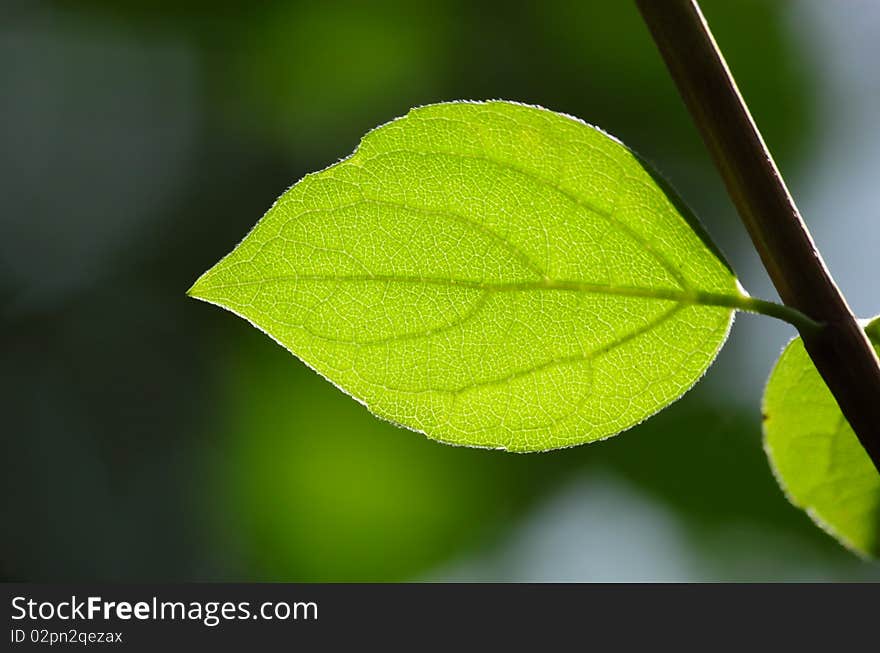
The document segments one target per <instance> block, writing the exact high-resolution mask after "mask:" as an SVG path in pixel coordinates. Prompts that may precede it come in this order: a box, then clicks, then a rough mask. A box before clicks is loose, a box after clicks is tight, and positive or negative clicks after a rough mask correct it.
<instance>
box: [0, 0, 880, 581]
mask: <svg viewBox="0 0 880 653" xmlns="http://www.w3.org/2000/svg"><path fill="white" fill-rule="evenodd" d="M812 4H815V3H812ZM703 6H704V9H705V11H706V14H707V16H708V18H709V20H710V23H711V25H712V26H713V29H714V30H715V32H716V36H717V38H718V40H719V42H720V44H721V46H722V48H723V49H724V51H725V53H726V55H727V57H728V61H729V63H730V64H731V67H732V69H733V71H734V73H735V74H736V76H737V79H738V81H739V83H740V86H741V88H742V90H743V92H744V94H745V96H746V98H747V100H748V101H749V102H750V104H751V107H752V109H753V113H754V114H755V117H756V119H757V121H758V123H759V125H760V126H761V128H762V130H763V132H764V134H765V137H766V139H767V141H768V143H769V144H770V146H771V148H772V149H773V150H774V152H775V153H776V155H777V159H778V160H779V162H780V164H781V167H782V168H783V170H784V171H785V172H786V173H787V174H788V175H789V177H790V178H791V180H792V181H793V185H794V186H795V189H796V190H797V188H798V187H799V183H801V182H799V181H798V180H799V179H805V178H807V177H805V176H803V175H807V174H808V173H807V172H805V171H808V170H809V169H810V162H811V161H812V160H814V159H815V158H816V157H818V156H820V155H821V152H822V141H821V138H819V136H818V135H819V133H820V131H821V129H820V125H821V124H822V121H823V119H824V115H823V113H822V100H821V98H822V94H823V93H826V92H828V87H827V82H826V81H823V80H826V78H827V75H828V72H827V70H825V69H823V67H822V66H820V65H817V63H816V61H818V60H820V59H821V57H822V53H821V51H819V52H816V51H811V48H818V47H821V43H820V42H819V41H820V39H815V40H814V39H812V37H811V36H810V34H811V32H810V30H811V29H814V28H815V25H814V26H813V27H810V26H809V24H808V23H809V20H808V17H809V15H810V11H811V9H810V3H805V2H801V3H797V2H795V3H788V2H775V1H772V0H767V1H758V0H739V1H737V2H727V1H724V0H712V1H710V0H705V1H704V2H703ZM841 10H842V9H841ZM813 13H815V11H813ZM873 15H874V16H875V18H876V15H877V12H874V14H873ZM805 16H806V17H805ZM813 23H815V18H814V19H813ZM859 79H860V78H859V77H858V76H856V82H854V84H855V87H856V88H862V87H860V86H859V85H858V84H859V82H858V80H859ZM850 87H853V85H852V84H851V85H850ZM0 97H2V102H0V117H2V119H0V143H2V148H0V149H2V152H0V189H2V195H0V198H2V204H0V227H2V231H0V300H2V313H0V319H2V322H0V330H2V331H0V332H2V339H0V348H2V358H0V360H2V375H0V384H2V385H0V402H2V407H3V420H2V423H3V427H2V431H3V434H2V442H3V456H2V461H0V465H2V469H0V478H2V481H0V482H2V484H3V488H2V489H3V505H2V512H0V518H2V521H3V536H2V538H0V565H2V567H0V574H2V577H3V578H5V579H7V580H13V579H14V580H48V579H52V580H76V579H92V580H197V579H198V580H285V581H313V580H320V581H360V580H410V579H426V580H444V579H454V580H741V579H755V580H773V579H814V580H815V579H836V578H843V579H861V578H874V579H877V578H880V573H878V570H877V568H876V567H874V566H871V565H869V564H867V563H864V562H861V561H859V560H858V559H857V558H855V557H853V556H852V555H851V554H849V553H847V552H846V551H844V550H842V549H841V548H840V547H838V545H837V544H835V543H834V542H833V541H832V540H831V539H830V538H829V537H827V536H826V535H825V534H824V533H822V532H821V531H820V530H819V529H817V528H815V527H814V526H813V525H812V524H811V523H810V522H809V520H808V519H807V518H806V516H804V515H803V514H801V513H799V512H798V511H796V510H795V509H794V508H792V507H791V506H789V504H788V503H787V502H786V500H785V498H784V497H783V496H782V494H781V492H780V491H779V489H778V487H777V486H776V483H775V481H774V480H773V478H772V476H771V474H770V471H769V467H768V465H767V462H766V460H765V458H764V454H763V452H762V450H761V443H760V411H759V406H758V401H757V398H758V397H759V396H760V390H761V384H762V383H763V379H764V378H765V377H766V374H767V373H768V372H769V369H770V367H771V365H772V363H773V358H774V355H775V353H776V352H778V351H779V350H780V349H781V347H782V345H783V344H784V342H785V339H786V338H787V337H789V336H790V335H792V333H791V332H790V330H787V329H786V328H785V327H782V326H779V325H768V324H767V323H766V322H765V321H759V320H757V319H754V320H753V319H752V318H741V320H740V322H741V323H740V324H738V325H737V326H735V327H734V332H733V336H732V340H733V342H732V343H731V344H730V346H729V348H728V350H726V352H725V353H724V354H722V356H721V358H720V360H719V363H718V364H717V365H716V367H715V368H713V370H712V371H711V372H710V374H709V375H708V377H707V381H706V382H705V383H704V384H701V385H700V386H698V387H697V389H695V390H694V391H692V392H691V393H690V394H688V395H687V396H686V397H685V398H684V399H683V400H682V401H680V402H678V403H677V404H675V405H674V406H673V407H671V408H670V409H668V410H666V411H664V412H663V413H662V414H660V415H659V416H658V417H656V418H654V419H652V420H650V421H649V422H647V423H645V424H644V425H642V426H640V427H638V428H636V429H633V430H632V431H631V432H629V433H626V434H624V435H623V436H621V437H617V438H613V439H611V440H609V441H606V442H603V443H598V444H595V445H591V446H584V447H579V448H576V449H571V450H565V451H560V452H555V453H549V454H540V455H528V456H523V455H514V454H504V453H498V452H489V451H481V450H470V449H460V448H450V447H446V446H442V445H439V444H436V443H434V442H431V441H428V440H427V439H425V438H423V437H422V436H420V435H417V434H413V433H410V432H407V431H404V430H400V429H397V428H395V427H393V426H392V425H390V424H387V423H384V422H380V421H378V420H376V419H374V418H372V417H371V416H370V415H369V414H368V413H367V412H366V410H365V409H364V408H362V407H361V406H360V405H359V404H357V403H355V402H353V401H351V400H350V399H348V398H347V397H345V396H343V395H342V394H341V393H340V392H338V391H337V390H335V389H334V388H333V387H332V386H331V385H330V384H328V383H326V382H325V381H323V380H322V379H320V378H319V377H318V376H317V375H315V374H313V373H312V372H310V371H309V370H308V369H307V368H305V367H304V366H303V365H302V364H301V363H299V362H298V361H296V360H295V359H293V358H292V357H291V356H289V355H288V354H287V353H285V352H284V351H283V350H282V349H280V348H279V347H277V346H276V345H275V344H273V343H272V342H271V341H270V340H269V339H268V338H266V337H265V336H263V335H262V334H260V333H259V332H257V331H256V330H255V329H253V328H251V327H250V326H249V325H247V324H246V323H244V322H243V321H241V320H237V319H236V318H234V317H233V316H231V315H229V314H226V313H222V312H220V311H218V310H216V309H213V308H212V307H209V306H206V305H204V304H199V303H197V302H193V301H191V300H188V299H187V298H186V297H185V296H184V292H185V290H186V289H187V288H188V287H189V285H190V284H191V283H192V281H193V280H194V279H195V278H196V277H197V276H198V274H199V273H200V272H202V271H203V270H205V269H206V268H207V267H208V266H209V265H211V264H212V263H214V262H215V261H216V260H217V259H219V258H220V256H222V255H223V254H225V253H227V252H228V251H229V250H230V249H231V248H232V247H233V246H234V244H235V243H236V242H237V241H238V240H239V239H240V238H242V237H243V236H244V234H245V233H246V232H247V230H248V229H249V228H250V227H251V226H252V225H253V223H254V222H256V220H257V219H258V218H259V216H260V215H262V213H263V212H264V211H265V210H266V209H267V208H268V207H269V206H270V204H271V203H272V201H273V200H274V199H275V198H276V197H277V196H278V195H280V194H281V193H282V192H283V191H284V190H285V189H286V188H287V187H289V186H290V185H291V184H293V183H294V182H295V181H296V180H297V179H299V178H300V177H301V176H302V175H304V174H305V173H307V172H309V171H312V170H317V169H320V168H323V167H325V166H327V165H329V164H331V163H332V162H334V161H336V160H337V159H339V158H341V157H343V156H345V155H347V154H349V153H350V152H351V151H352V150H353V149H354V147H355V146H356V144H357V141H358V138H359V137H360V136H361V135H362V134H363V133H365V132H366V131H367V130H369V129H371V128H372V127H375V126H376V125H378V124H380V123H383V122H386V121H388V120H390V119H391V118H393V117H396V116H399V115H402V114H404V113H405V112H406V111H407V110H408V109H409V108H410V107H411V106H414V105H419V104H425V103H429V102H436V101H441V100H449V99H459V98H467V99H489V98H503V99H514V100H519V101H523V102H528V103H534V104H540V105H542V106H546V107H548V108H551V109H554V110H558V111H563V112H566V113H569V114H572V115H576V116H579V117H581V118H583V119H585V120H587V121H588V122H590V123H593V124H597V125H599V126H601V127H602V128H603V129H605V130H607V131H609V132H611V133H612V134H615V135H616V136H618V137H620V138H621V139H622V140H624V142H626V143H627V144H629V145H630V146H632V147H633V148H635V149H636V150H637V151H639V152H640V153H642V154H643V155H645V156H646V157H647V158H648V159H649V160H651V161H653V162H654V163H655V164H656V165H657V166H658V167H659V169H660V170H662V171H663V172H664V173H665V174H666V175H667V176H668V177H669V178H670V180H671V181H672V182H673V184H674V185H675V186H677V187H678V189H679V190H680V191H681V193H682V195H683V196H684V197H685V198H687V199H688V201H689V202H690V203H691V204H692V206H693V207H694V208H695V209H696V211H697V213H698V214H699V215H700V216H701V217H702V218H703V220H704V221H705V222H706V223H707V225H708V228H709V230H710V231H711V233H713V234H714V235H715V237H716V240H717V241H719V243H720V244H721V246H722V248H723V249H725V250H726V251H727V253H728V254H729V256H730V258H731V259H732V261H733V263H734V266H735V267H736V268H737V269H738V270H740V272H741V275H742V276H743V278H744V280H745V283H746V286H747V287H749V289H750V290H753V292H755V293H756V294H758V291H761V292H763V293H764V294H769V291H768V286H767V283H766V280H765V279H764V278H763V276H762V274H761V272H760V269H759V267H758V265H757V263H756V257H755V256H754V254H753V253H752V252H751V250H750V249H749V246H748V243H747V240H746V239H745V237H744V235H743V234H742V230H741V228H740V226H739V224H738V222H737V220H736V218H735V216H734V215H733V213H732V209H731V208H730V206H729V202H728V201H727V199H726V196H725V194H724V190H723V188H722V186H721V184H720V182H719V181H718V179H717V177H716V175H715V173H714V171H713V169H712V168H711V165H710V163H709V160H708V158H707V156H706V154H705V153H704V151H703V148H702V145H701V143H700V142H699V140H698V137H697V135H696V133H695V130H694V129H693V127H692V126H691V125H690V123H689V119H688V116H687V114H686V112H685V110H684V108H683V107H682V105H681V103H680V100H679V99H678V98H677V96H676V94H675V91H674V88H673V86H672V83H671V81H670V80H669V79H668V77H667V74H666V72H665V69H664V68H663V66H662V62H661V61H660V58H659V56H658V55H657V54H656V52H655V50H654V48H653V45H652V43H651V41H650V39H649V37H648V34H647V31H646V30H645V28H644V27H643V26H642V25H641V23H640V21H639V18H638V15H637V13H636V11H635V9H634V7H633V6H632V3H630V2H618V1H613V0H606V1H600V2H566V1H562V0H548V1H547V2H503V3H502V2H496V3H491V2H484V3H473V2H464V1H451V2H444V3H437V2H423V1H421V0H406V1H403V0H384V1H379V2H372V3H360V2H322V3H308V2H292V1H281V0H276V1H266V2H217V1H210V2H209V1H208V0H189V1H182V0H175V1H173V2H172V1H164V0H163V1H159V0H129V1H127V2H120V1H119V0H80V1H75V2H41V1H38V0H22V1H15V0H5V2H4V4H3V5H2V6H0ZM871 97H873V96H871ZM819 219H821V217H819V218H817V220H819ZM874 242H876V241H874ZM875 308H876V307H875ZM742 323H745V324H742ZM768 334H769V335H768ZM752 339H754V340H755V341H757V342H759V343H765V344H763V345H761V344H759V345H757V346H755V345H754V343H752V342H749V341H750V340H752ZM767 343H769V344H767Z"/></svg>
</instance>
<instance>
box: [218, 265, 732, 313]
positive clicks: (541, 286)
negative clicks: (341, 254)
mask: <svg viewBox="0 0 880 653" xmlns="http://www.w3.org/2000/svg"><path fill="white" fill-rule="evenodd" d="M301 281H306V282H308V281H315V282H320V283H323V282H339V283H370V282H376V283H401V284H412V285H432V286H442V287H448V288H464V289H467V290H481V291H484V292H487V293H502V292H528V291H545V290H557V291H563V292H577V293H585V294H593V295H614V296H619V297H640V298H643V299H656V300H665V301H674V302H678V303H680V304H685V305H692V306H715V307H724V308H732V309H736V308H742V307H743V300H744V297H743V296H742V295H738V294H726V293H716V292H709V291H704V290H682V289H680V288H645V287H640V286H624V285H614V284H602V283H591V282H585V281H576V280H558V279H550V278H547V277H545V278H544V279H540V280H537V281H516V282H508V283H499V282H484V281H472V280H468V279H451V278H442V277H423V276H406V275H385V274H373V275H365V274H364V275H330V274H290V275H278V276H272V277H263V278H262V279H250V280H245V281H236V282H233V283H224V284H211V285H210V290H221V289H224V288H235V287H240V286H255V285H262V284H266V283H285V282H290V283H298V282H301Z"/></svg>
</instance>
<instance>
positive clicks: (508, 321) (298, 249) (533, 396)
mask: <svg viewBox="0 0 880 653" xmlns="http://www.w3.org/2000/svg"><path fill="white" fill-rule="evenodd" d="M190 294H191V295H193V296H195V297H198V298H200V299H203V300H205V301H208V302H211V303H214V304H218V305H220V306H223V307H225V308H227V309H229V310H231V311H233V312H234V313H236V314H238V315H241V316H242V317H244V318H245V319H247V320H249V321H250V322H252V323H253V324H254V325H255V326H257V327H258V328H260V329H262V330H264V331H265V332H267V333H268V334H269V335H271V336H272V337H273V338H275V339H276V340H277V341H278V342H279V343H281V344H282V345H284V346H285V347H286V348H288V349H289V350H290V351H291V352H293V353H294V354H296V355H297V356H299V357H300V358H302V359H303V360H304V361H305V362H306V363H307V364H308V365H310V366H311V367H313V368H314V369H315V370H317V371H318V372H319V373H320V374H322V375H323V376H325V377H326V378H328V379H330V380H331V381H332V382H333V383H335V384H336V385H338V386H339V387H341V388H342V389H343V390H345V391H346V392H348V393H350V394H351V395H352V396H354V397H355V398H357V399H358V400H360V401H361V402H363V403H364V404H365V405H366V406H367V407H368V408H369V409H370V410H371V411H373V412H374V413H375V414H377V415H379V416H381V417H384V418H386V419H389V420H391V421H394V422H396V423H398V424H402V425H404V426H407V427H409V428H412V429H414V430H417V431H420V432H423V433H426V434H427V435H429V436H430V437H432V438H435V439H438V440H441V441H444V442H449V443H455V444H464V445H474V446H485V447H496V448H502V449H508V450H514V451H536V450H546V449H553V448H558V447H564V446H571V445H575V444H580V443H583V442H589V441H593V440H598V439H601V438H604V437H608V436H610V435H613V434H615V433H618V432H619V431H621V430H624V429H626V428H628V427H630V426H632V425H633V424H636V423H638V422H640V421H641V420H643V419H645V418H646V417H648V416H649V415H651V414H653V413H654V412H656V411H658V410H660V409H661V408H663V407H664V406H666V405H667V404H669V403H670V402H672V401H674V400H675V399H676V398H678V397H679V396H681V394H682V393H684V392H685V391H686V390H687V389H688V388H690V387H691V386H692V385H693V384H694V383H695V382H696V380H697V379H699V377H700V376H701V375H702V374H703V373H704V372H705V370H706V368H707V367H708V366H709V365H710V364H711V362H712V360H713V359H714V358H715V355H716V354H717V351H718V349H719V348H720V346H721V344H722V343H723V342H724V339H725V337H726V335H727V331H728V328H729V325H730V320H731V315H732V309H731V308H730V306H732V305H735V304H736V302H737V301H738V300H739V299H740V298H741V295H740V291H739V290H738V285H737V282H736V279H735V278H734V276H733V273H732V272H731V271H730V269H729V268H728V266H727V265H726V263H725V262H724V261H723V259H722V258H721V257H720V256H719V255H718V254H717V251H716V250H715V248H714V247H713V246H712V245H711V244H710V243H709V241H708V239H707V238H706V236H705V235H704V234H703V232H702V230H701V228H700V227H699V225H698V224H697V222H696V220H695V219H694V218H693V217H692V216H691V215H690V214H689V213H687V211H686V210H685V209H683V208H682V204H681V202H680V201H679V200H678V198H677V197H676V196H675V195H674V194H672V193H671V191H669V190H668V188H666V187H665V185H663V184H662V183H661V182H659V181H658V179H657V177H656V176H655V174H654V173H653V172H651V171H650V170H649V169H648V168H647V167H646V166H645V164H644V163H643V162H642V161H641V160H640V159H639V158H638V157H637V156H636V155H635V154H633V152H631V151H630V150H629V149H627V148H626V147H624V146H623V145H622V144H621V143H620V142H618V141H617V140H615V139H613V138H611V137H609V136H608V135H606V134H604V133H603V132H601V131H599V130H598V129H595V128H593V127H590V126H588V125H586V124H584V123H582V122H580V121H578V120H575V119H573V118H570V117H568V116H563V115H560V114H557V113H553V112H550V111H547V110H544V109H539V108H535V107H528V106H523V105H518V104H513V103H507V102H489V103H451V104H439V105H433V106H429V107H424V108H421V109H415V110H413V111H412V112H410V113H409V115H407V116H406V117H404V118H401V119H399V120H395V121H393V122H391V123H389V124H387V125H384V126H383V127H380V128H378V129H376V130H375V131H373V132H371V133H370V134H368V135H367V136H366V137H365V138H364V139H363V141H362V142H361V145H360V147H359V148H358V149H357V151H356V152H355V153H354V154H353V155H352V156H350V157H349V158H348V159H346V160H344V161H342V162H340V163H338V164H336V165H334V166H331V167H330V168H328V169H326V170H324V171H322V172H320V173H317V174H313V175H308V176H306V177H305V178H304V179H303V180H302V181H300V182H299V183H298V184H296V185H295V186H294V187H293V188H291V189H290V190H289V191H287V193H285V194H284V195H283V196H282V197H281V199H280V200H279V201H278V202H277V203H276V204H275V205H274V206H273V207H272V208H271V209H270V210H269V212H268V213H267V214H266V216H265V217H264V218H263V219H262V220H261V221H260V222H259V223H258V225H257V226H256V227H255V228H254V230H253V231H252V232H251V233H250V234H249V235H248V237H247V238H246V239H245V240H244V241H243V242H242V243H241V244H240V245H239V246H238V247H237V248H236V249H235V250H234V251H233V252H232V253H231V254H230V255H228V256H227V257H226V258H224V259H223V260H222V261H221V262H220V263H218V264H217V265H216V266H214V267H213V268H212V269H211V270H209V271H208V272H206V273H205V274H204V275H203V276H202V277H201V278H200V279H199V280H198V281H197V282H196V284H195V285H194V286H193V288H192V289H191V290H190Z"/></svg>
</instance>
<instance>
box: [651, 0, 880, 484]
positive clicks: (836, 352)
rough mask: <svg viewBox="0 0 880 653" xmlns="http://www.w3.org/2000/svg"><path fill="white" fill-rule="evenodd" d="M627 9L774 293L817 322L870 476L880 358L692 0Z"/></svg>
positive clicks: (809, 334)
mask: <svg viewBox="0 0 880 653" xmlns="http://www.w3.org/2000/svg"><path fill="white" fill-rule="evenodd" d="M636 5H637V6H638V8H639V11H640V12H641V14H642V18H643V19H644V21H645V23H646V24H647V26H648V29H649V30H650V32H651V35H652V37H653V38H654V41H655V43H656V44H657V47H658V49H659V50H660V54H661V55H662V56H663V59H664V61H665V62H666V66H667V68H669V72H670V73H671V74H672V78H673V79H674V80H675V83H676V85H677V86H678V91H679V94H680V95H681V97H682V99H683V100H684V103H685V104H686V105H687V108H688V110H689V111H690V114H691V117H692V118H693V120H694V122H695V123H696V125H697V128H698V129H699V130H700V134H701V136H702V137H703V141H704V142H705V144H706V147H707V148H708V149H709V152H710V154H711V155H712V158H713V160H714V162H715V166H716V167H717V168H718V171H719V172H720V173H721V177H722V178H723V179H724V183H725V185H726V186H727V192H728V193H729V195H730V197H731V199H732V200H733V203H734V205H735V206H736V209H737V211H738V212H739V215H740V218H741V219H742V221H743V223H744V224H745V226H746V229H747V230H748V232H749V235H750V236H751V238H752V242H753V243H754V245H755V248H756V249H757V250H758V253H759V254H760V256H761V261H762V262H763V264H764V267H765V268H766V269H767V272H768V274H769V275H770V279H771V280H772V281H773V284H774V285H775V286H776V290H777V291H778V292H779V296H780V297H781V298H782V301H783V302H784V303H785V305H786V306H789V307H791V308H793V309H796V310H798V311H800V312H801V313H803V314H804V315H806V316H808V317H809V318H810V319H812V320H814V321H816V322H819V323H820V324H822V328H821V329H816V330H812V331H807V330H801V337H802V338H803V341H804V345H805V346H806V349H807V352H808V353H809V354H810V358H812V359H813V363H814V364H815V365H816V368H817V369H818V370H819V373H820V374H821V375H822V378H823V379H824V380H825V383H826V384H827V385H828V388H829V389H830V390H831V392H832V394H833V395H834V397H835V398H836V399H837V403H838V404H839V406H840V408H841V410H842V411H843V414H844V415H845V416H846V418H847V420H848V421H849V423H850V425H851V426H852V427H853V430H855V432H856V435H857V436H858V438H859V441H860V442H861V443H862V446H863V447H864V448H865V450H866V451H867V452H868V455H869V456H870V457H871V460H872V461H873V462H874V466H875V467H877V469H878V471H880V361H878V359H877V355H876V353H875V352H874V349H873V347H871V345H870V343H869V341H868V339H867V337H866V336H865V333H864V331H863V330H862V329H861V328H860V327H859V325H858V323H857V322H856V319H855V317H854V316H853V313H852V311H851V310H850V308H849V306H848V305H847V303H846V300H845V299H844V297H843V295H842V294H841V292H840V290H839V289H838V288H837V285H836V284H835V283H834V280H833V279H832V278H831V274H830V273H829V272H828V269H827V268H826V267H825V263H824V261H823V260H822V257H821V255H820V254H819V251H818V250H817V249H816V245H815V243H814V242H813V238H812V236H810V232H809V231H808V229H807V226H806V225H805V224H804V221H803V220H802V219H801V216H800V213H799V212H798V209H797V207H796V206H795V204H794V201H793V200H792V198H791V195H790V194H789V192H788V189H787V188H786V186H785V182H784V181H783V179H782V175H781V174H780V173H779V170H778V169H777V167H776V163H775V162H774V161H773V157H772V156H771V155H770V152H769V150H768V149H767V146H766V145H765V143H764V139H763V138H762V137H761V134H760V132H759V131H758V128H757V126H756V125H755V122H754V120H753V119H752V116H751V114H750V113H749V110H748V108H747V107H746V104H745V102H744V101H743V98H742V96H741V95H740V92H739V89H738V88H737V86H736V82H734V80H733V76H732V75H731V74H730V70H729V69H728V67H727V63H726V62H725V61H724V57H723V56H722V55H721V52H720V50H719V49H718V45H717V44H716V43H715V39H714V38H713V36H712V33H711V32H710V31H709V26H708V25H707V24H706V20H705V18H704V17H703V14H702V12H701V11H700V8H699V6H698V5H697V3H696V0H664V1H662V2H661V1H659V0H636ZM770 64H772V62H770ZM768 65H769V64H768Z"/></svg>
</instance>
